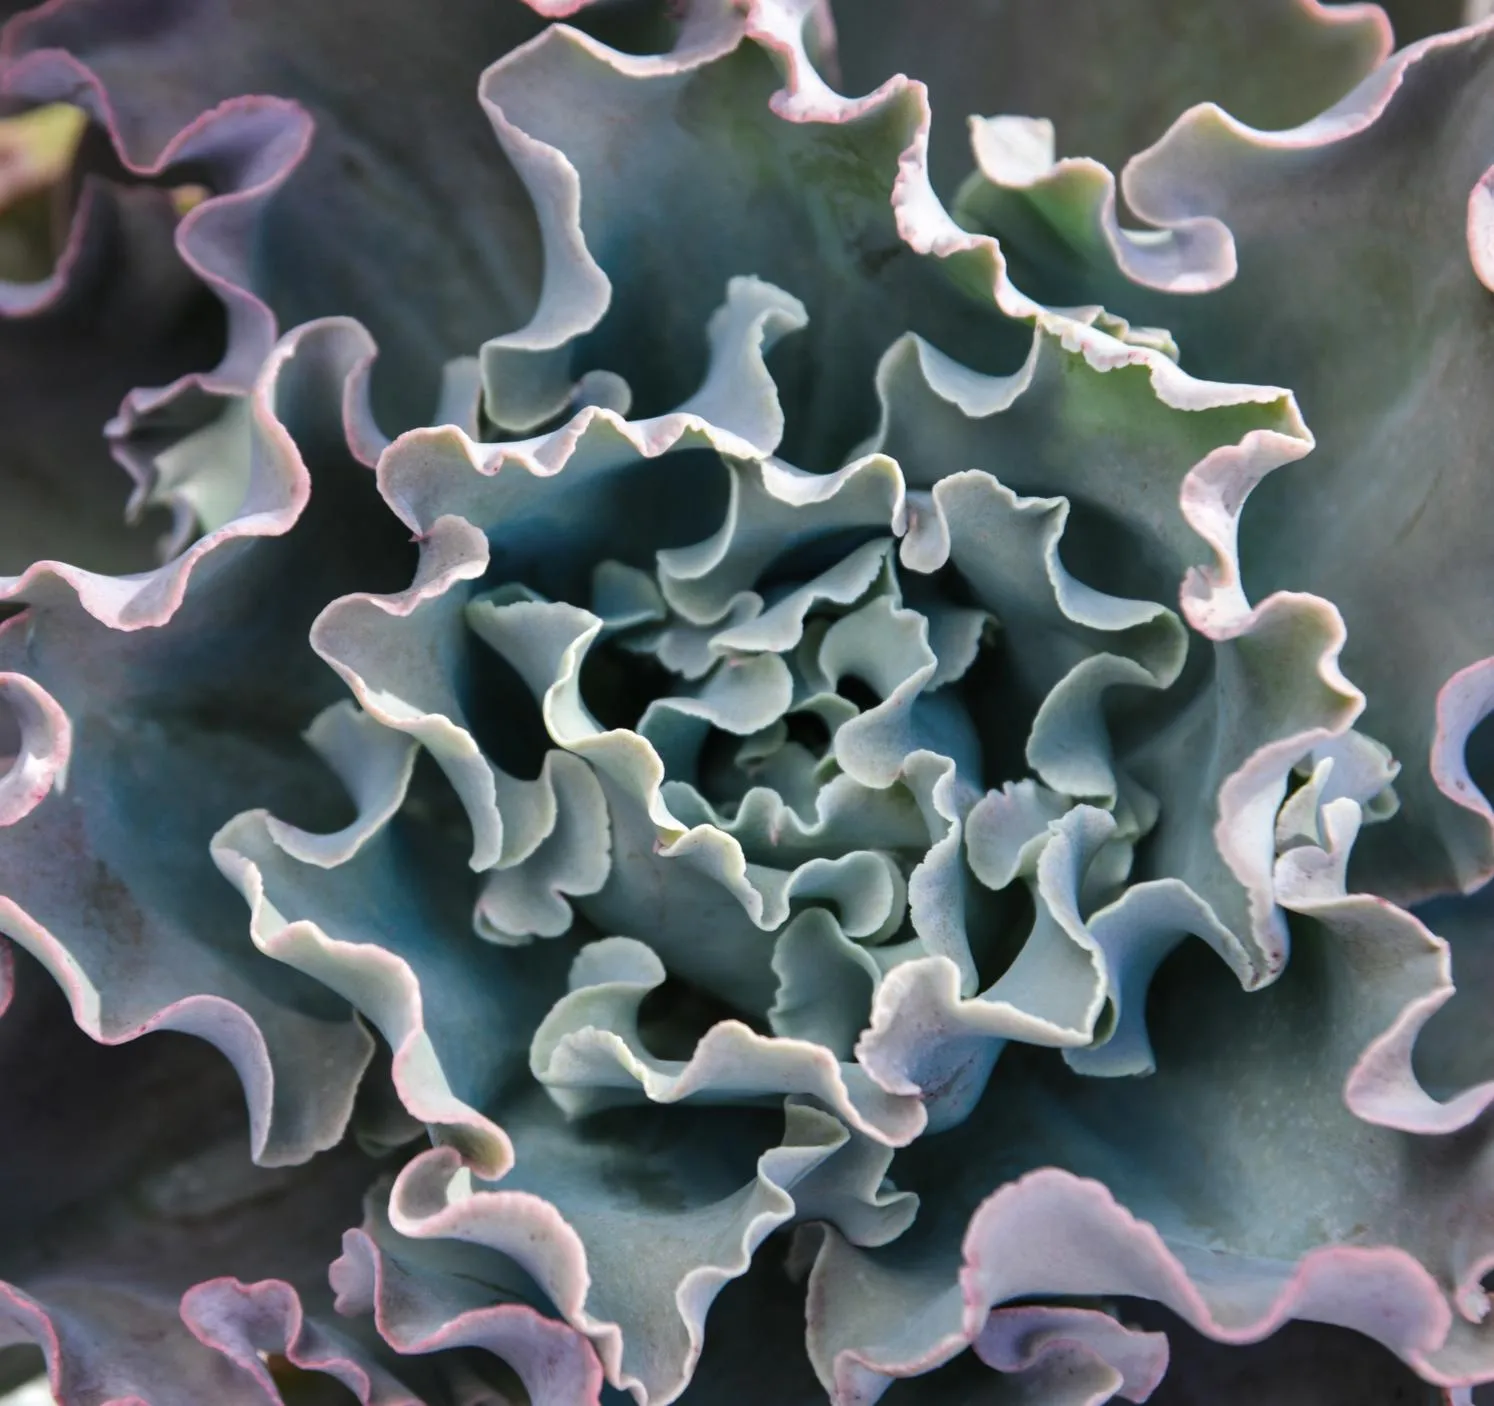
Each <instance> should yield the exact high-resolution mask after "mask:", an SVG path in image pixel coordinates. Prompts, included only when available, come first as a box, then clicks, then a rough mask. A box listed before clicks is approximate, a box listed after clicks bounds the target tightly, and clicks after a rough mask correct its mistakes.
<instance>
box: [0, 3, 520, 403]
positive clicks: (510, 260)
mask: <svg viewBox="0 0 1494 1406" xmlns="http://www.w3.org/2000/svg"><path fill="white" fill-rule="evenodd" d="M360 19H361V22H360V23H358V24H355V25H352V26H349V24H348V23H347V22H346V20H345V18H344V17H343V16H342V14H341V13H340V11H338V10H337V9H336V8H334V7H322V8H318V9H316V10H306V9H304V8H303V7H297V6H294V5H270V4H260V5H254V6H250V7H247V8H246V7H244V6H238V5H232V4H229V3H226V0H212V3H208V4H184V3H178V2H177V0H173V3H169V4H166V5H161V4H157V3H155V0H125V3H122V4H115V3H112V0H104V3H98V0H71V3H67V4H60V5H59V4H50V5H46V6H42V7H38V9H37V10H36V11H34V12H33V13H32V14H30V15H26V16H24V17H22V18H21V19H18V20H16V21H15V22H13V24H12V25H11V27H10V30H9V32H8V36H7V44H8V52H9V55H10V62H11V73H10V78H9V81H10V82H11V83H12V84H13V85H16V86H18V87H19V88H20V89H21V91H24V92H25V93H26V94H27V95H28V96H30V97H33V98H38V99H45V98H47V97H50V96H53V95H54V93H58V94H59V95H62V96H68V93H66V92H61V91H60V90H63V89H70V90H71V91H72V92H73V93H76V92H77V91H78V85H79V81H80V79H83V80H84V81H87V79H86V78H85V75H92V76H93V81H94V82H96V84H97V89H96V91H97V92H98V93H100V94H104V93H107V101H108V110H109V112H110V113H111V114H112V117H113V120H114V124H115V125H114V128H113V134H114V135H115V139H116V141H117V143H118V145H119V148H120V151H121V154H122V155H123V156H124V157H125V158H126V159H127V160H128V161H130V162H131V163H132V164H134V165H136V166H140V167H146V166H153V165H155V164H157V163H158V162H160V161H161V159H162V155H163V153H167V152H168V151H170V150H171V149H172V144H173V143H175V142H179V141H180V137H179V136H178V134H179V133H185V132H187V131H189V130H192V129H193V128H194V126H196V125H198V121H199V116H200V114H206V113H209V112H210V110H213V109H218V110H217V111H216V112H215V113H213V116H212V117H211V118H210V119H209V120H208V122H207V124H206V128H205V130H206V129H207V128H210V129H211V130H213V131H215V132H221V131H223V130H224V129H225V128H227V129H229V131H230V139H235V140H237V139H241V137H242V136H243V135H245V133H244V130H243V129H244V123H245V117H246V114H245V113H240V112H236V111H235V110H234V108H233V106H232V104H233V102H234V101H235V100H238V99H240V98H242V97H244V96H245V95H273V96H274V97H277V98H283V99H291V100H293V101H294V103H295V104H298V105H299V107H300V109H302V110H301V111H297V110H296V109H294V108H292V107H291V106H290V105H289V104H283V105H280V107H281V108H282V109H283V111H284V112H285V114H286V116H285V117H283V118H279V119H277V120H279V121H282V122H287V121H294V122H297V123H299V124H300V125H301V127H302V129H303V133H302V137H301V141H302V143H303V144H305V143H307V142H309V144H310V150H309V152H308V153H305V159H304V160H301V161H299V164H298V165H297V166H296V169H295V171H294V174H293V175H290V172H289V165H290V164H291V163H289V162H287V163H286V165H285V168H284V169H282V171H281V177H282V178H284V177H285V176H286V175H290V180H289V184H288V185H287V186H286V188H285V189H284V191H283V192H282V193H281V195H280V196H279V198H278V199H277V200H276V202H275V208H274V212H273V218H272V219H270V220H269V221H268V222H267V223H266V224H264V226H263V228H262V230H261V232H260V233H259V235H258V237H257V241H256V243H257V247H256V249H255V251H254V261H253V269H252V275H251V269H250V267H249V265H248V262H247V260H246V257H245V256H246V255H247V253H248V248H247V245H246V244H245V242H244V235H245V234H247V233H248V230H247V229H234V230H230V231H225V233H226V234H228V235H229V238H230V239H236V241H237V244H238V248H237V252H235V251H234V249H233V248H232V246H231V245H230V244H229V243H228V242H227V241H225V240H223V239H220V238H213V237H211V235H210V232H209V231H208V230H207V229H206V228H204V227H201V226H198V227H193V228H188V227H187V226H186V225H184V227H183V230H182V236H181V238H182V248H183V252H184V253H186V254H187V255H188V257H189V259H191V258H192V257H193V254H194V252H196V251H198V250H201V257H203V259H204V262H206V261H207V260H209V259H215V261H217V262H219V263H220V266H221V267H222V268H223V271H224V272H225V273H226V274H227V276H228V277H229V278H231V279H232V280H233V282H234V283H235V284H237V285H238V286H239V287H240V288H241V289H243V290H244V291H243V292H241V293H234V292H232V291H229V290H223V289H220V291H223V292H226V293H227V296H228V298H229V300H230V303H231V305H232V302H233V301H234V300H238V301H241V302H242V303H243V306H244V309H245V310H244V312H243V314H242V315H241V317H239V318H235V319H234V326H233V332H234V334H235V336H234V340H233V341H232V342H231V343H230V357H231V358H232V357H237V356H242V358H243V359H244V360H245V361H246V362H247V363H249V374H250V375H252V374H253V370H254V364H253V363H254V361H255V360H256V359H257V358H258V357H262V356H263V355H264V354H265V353H266V352H267V351H268V349H269V345H270V342H271V341H273V337H274V323H273V321H272V320H271V312H270V310H273V313H274V315H275V316H277V317H278V318H279V319H280V320H281V323H282V325H284V326H288V325H291V324H293V323H296V322H299V321H302V320H304V319H306V318H308V317H317V316H321V315H324V314H350V315H353V316H356V317H358V318H360V319H361V320H362V321H364V322H365V324H366V325H367V326H368V327H369V329H370V331H371V332H372V333H373V334H374V336H375V338H376V339H377V341H378V344H379V347H380V349H381V352H382V354H383V364H382V365H381V367H380V369H379V373H378V381H377V389H378V400H379V404H380V408H381V412H383V414H384V415H385V416H387V419H388V421H389V424H390V425H391V426H392V427H394V428H400V427H403V425H404V424H408V423H412V422H415V421H416V420H417V419H423V418H424V417H426V416H428V415H429V414H430V413H431V411H432V409H433V408H434V406H435V402H436V392H437V386H438V383H439V377H440V372H441V368H442V366H443V365H444V364H445V363H446V362H447V361H448V360H449V359H451V358H452V357H454V356H457V355H458V354H462V353H468V352H471V351H472V350H474V349H475V348H476V346H477V345H478V344H479V343H480V342H481V341H482V340H483V338H485V337H488V336H492V335H494V334H495V333H496V332H499V331H502V330H504V329H505V328H507V327H509V326H512V325H514V324H515V323H517V322H518V321H519V320H520V319H522V318H523V317H524V316H526V315H527V313H528V311H529V308H530V306H531V304H532V301H533V294H532V291H531V290H532V288H533V286H534V283H535V280H536V278H537V274H538V262H537V258H536V248H535V240H534V232H533V231H534V226H533V216H532V214H531V212H530V208H529V204H528V201H527V200H526V199H525V198H524V195H523V191H522V187H520V186H519V184H518V182H517V181H516V180H515V177H514V174H513V172H512V170H511V169H510V168H509V166H508V164H507V162H506V161H505V160H504V158H503V155H502V153H501V152H500V151H499V150H498V149H497V147H496V145H495V143H494V142H493V139H492V134H491V131H490V130H489V129H488V126H487V124H486V123H485V122H484V120H483V116H482V112H481V109H480V108H479V107H478V106H477V105H476V103H475V102H474V100H473V93H474V89H475V87H476V83H477V78H478V75H479V73H480V72H481V71H482V69H483V68H484V67H485V66H486V65H487V64H489V63H492V62H493V61H494V60H495V59H498V58H499V57H501V56H502V55H503V54H504V53H505V52H506V51H508V50H509V49H511V48H513V47H514V46H515V45H516V44H518V43H520V42H522V41H523V40H524V39H526V38H528V37H529V36H530V35H532V34H534V33H535V32H536V31H537V30H538V29H539V27H540V24H541V21H540V20H539V19H538V17H537V16H536V15H535V14H534V12H533V11H532V10H530V9H529V8H528V7H527V6H525V5H524V4H521V3H519V0H463V3H460V4H457V5H445V6H443V7H442V9H441V12H440V14H439V15H435V14H431V13H428V12H427V11H426V10H424V9H423V8H420V7H416V8H413V9H412V8H411V7H410V6H408V5H404V4H397V3H396V4H386V5H383V6H382V7H381V8H380V9H379V10H378V12H377V13H374V12H370V11H366V10H365V11H364V12H362V14H361V16H360ZM291 33H294V35H295V42H294V44H291V45H288V44H287V43H286V36H287V35H288V34H291ZM88 91H89V90H88V89H86V88H85V89H83V92H84V93H85V94H86V93H87V92H88ZM71 100H72V101H78V100H79V99H78V97H76V96H72V97H71ZM85 101H86V100H85ZM225 103H227V104H229V106H228V107H225V108H219V104H225ZM270 106H271V107H274V106H276V105H274V104H271V105H270ZM99 120H101V121H102V120H104V119H103V116H102V112H100V114H99ZM313 127H314V130H315V136H314V138H313V137H312V129H313ZM235 129H237V131H235ZM298 158H299V154H298V157H297V158H296V159H298ZM192 178H193V179H196V180H201V179H202V176H201V175H194V176H193V177H192ZM209 186H210V189H213V190H215V191H218V192H219V193H220V194H223V195H229V196H232V195H233V192H234V191H235V190H236V189H242V186H243V182H242V181H240V180H237V179H236V178H235V176H234V174H233V173H228V178H227V179H226V180H223V179H215V180H210V181H209ZM238 199H239V200H240V202H242V196H240V197H238ZM213 209H214V202H213V201H208V202H206V203H205V204H204V205H203V206H201V207H199V212H200V213H198V212H194V213H198V218H199V219H200V220H203V221H211V219H212V218H213V216H212V211H213ZM242 223H243V222H242V219H241V220H240V224H241V225H242ZM225 258H226V259H229V260H232V261H234V262H233V263H231V264H222V263H221V261H222V260H223V259H225ZM417 270H419V271H421V272H420V273H419V274H414V271H417ZM412 275H414V276H416V277H418V278H419V279H420V297H419V298H418V299H416V300H405V299H398V300H396V299H392V298H390V297H388V296H386V293H387V290H388V289H389V287H390V284H391V282H392V281H394V280H398V279H404V278H408V277H411V276H412ZM251 288H252V293H251V292H250V291H249V290H250V289H251ZM256 303H257V304H258V310H257V311H254V310H253V309H254V306H255V304H256ZM412 314H413V315H412ZM250 319H252V320H255V321H257V322H259V323H260V325H261V327H262V329H263V330H261V331H260V332H258V333H257V334H255V336H254V337H253V338H251V337H250V336H249V334H248V329H247V328H246V327H244V326H243V325H242V324H243V322H244V321H246V320H250ZM241 334H242V335H241Z"/></svg>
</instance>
